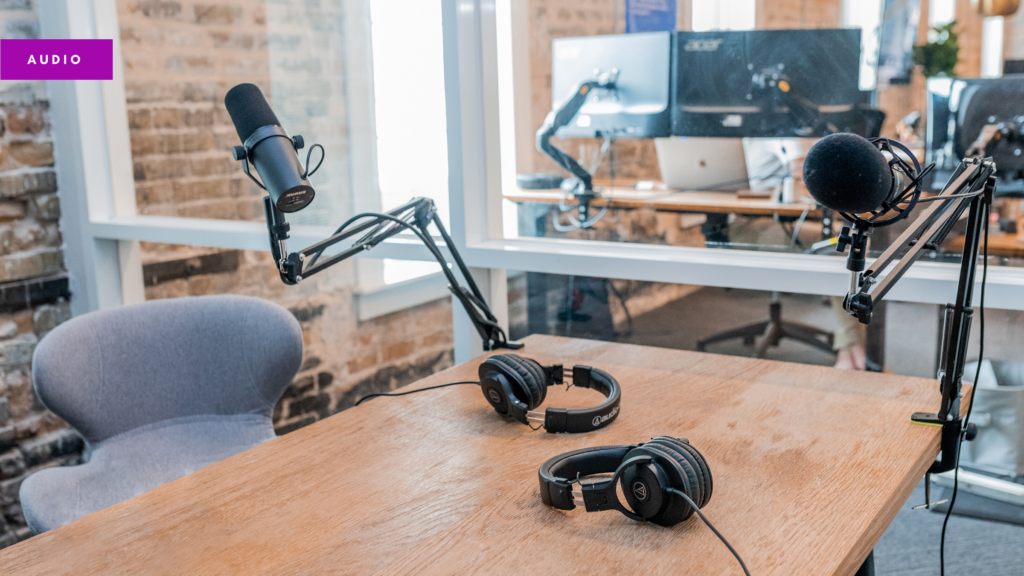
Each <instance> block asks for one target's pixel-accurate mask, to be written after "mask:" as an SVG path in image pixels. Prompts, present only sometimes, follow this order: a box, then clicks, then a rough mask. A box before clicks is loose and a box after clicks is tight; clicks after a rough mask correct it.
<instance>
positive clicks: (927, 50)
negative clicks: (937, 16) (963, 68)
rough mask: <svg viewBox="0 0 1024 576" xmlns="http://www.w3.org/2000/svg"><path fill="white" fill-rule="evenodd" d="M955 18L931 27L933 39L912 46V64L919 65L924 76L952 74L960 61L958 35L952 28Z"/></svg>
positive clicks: (930, 35)
mask: <svg viewBox="0 0 1024 576" xmlns="http://www.w3.org/2000/svg"><path fill="white" fill-rule="evenodd" d="M954 26H956V20H953V21H952V22H950V23H949V24H945V25H942V26H936V27H934V28H932V34H929V37H933V38H934V40H932V41H930V42H928V43H927V44H924V45H921V46H914V64H916V65H917V66H920V67H921V73H922V74H924V75H925V77H926V78H931V77H933V76H954V75H955V73H954V71H953V69H954V68H956V64H957V62H959V61H960V57H959V56H960V37H959V35H958V34H957V33H956V32H955V31H954V30H953V27H954Z"/></svg>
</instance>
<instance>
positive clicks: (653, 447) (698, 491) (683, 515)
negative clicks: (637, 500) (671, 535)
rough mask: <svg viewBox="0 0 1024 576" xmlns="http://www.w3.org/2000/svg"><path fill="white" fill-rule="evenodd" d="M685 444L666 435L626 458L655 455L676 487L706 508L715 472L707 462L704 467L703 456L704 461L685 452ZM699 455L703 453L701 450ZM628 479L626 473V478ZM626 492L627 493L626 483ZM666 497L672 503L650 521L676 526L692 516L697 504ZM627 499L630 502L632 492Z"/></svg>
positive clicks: (670, 495) (631, 451)
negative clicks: (706, 472) (711, 471)
mask: <svg viewBox="0 0 1024 576" xmlns="http://www.w3.org/2000/svg"><path fill="white" fill-rule="evenodd" d="M682 444H683V443H682V442H680V441H679V440H676V439H675V438H668V437H664V436H662V437H659V438H655V439H653V440H651V441H650V442H647V443H646V444H644V445H643V446H640V447H637V448H634V449H633V450H630V452H629V453H628V454H626V456H625V458H623V460H624V461H625V460H628V459H630V458H633V457H634V456H651V457H652V458H653V459H654V462H655V464H657V465H658V466H660V467H661V468H662V469H663V470H664V471H665V472H666V475H667V476H668V478H669V479H670V481H671V485H672V487H673V488H676V489H677V490H681V491H682V492H684V493H685V494H686V495H687V496H689V497H690V498H691V499H692V500H693V501H694V503H695V504H697V507H698V508H703V507H704V505H705V504H707V501H708V499H709V498H710V497H711V494H710V478H711V473H710V470H708V469H707V464H706V463H704V465H703V467H702V466H701V462H702V461H703V457H701V458H700V461H698V460H696V459H694V457H693V456H692V455H691V454H690V453H689V452H688V451H685V448H683V446H681V445H682ZM697 454H698V455H699V453H697ZM705 470H708V474H707V476H706V477H705V475H704V471H705ZM625 478H626V477H625V475H624V476H623V479H625ZM705 486H708V487H709V489H708V490H707V491H705V490H704V488H705ZM623 491H624V492H625V485H624V487H623ZM666 496H668V497H669V498H668V502H669V504H668V506H667V507H665V508H664V509H663V510H662V511H661V512H659V513H658V514H656V515H654V516H652V517H650V518H648V520H650V521H651V522H654V523H655V524H658V525H661V526H672V525H674V524H678V523H679V522H682V521H684V520H686V519H688V518H689V517H690V516H691V515H692V514H693V507H692V506H690V505H689V504H688V503H687V502H686V501H685V500H683V499H682V498H679V497H678V496H675V495H673V494H667V495H666ZM627 501H629V498H628V495H627ZM629 504H630V506H632V505H633V502H632V501H629Z"/></svg>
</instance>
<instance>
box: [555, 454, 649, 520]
mask: <svg viewBox="0 0 1024 576" xmlns="http://www.w3.org/2000/svg"><path fill="white" fill-rule="evenodd" d="M633 448H636V446H635V445H633V446H594V447H591V448H583V449H580V450H573V451H572V452H566V453H565V454H559V455H558V456H555V457H554V458H551V459H550V460H548V461H547V462H545V463H544V464H542V465H541V467H540V471H539V472H538V476H539V477H540V499H541V501H543V502H544V503H545V504H547V505H548V506H552V507H554V508H558V509H559V510H572V509H573V508H575V507H576V505H575V504H574V502H573V497H572V484H573V483H574V482H576V479H577V478H579V477H581V476H590V475H593V474H610V473H612V472H615V470H616V469H618V467H619V465H620V464H622V460H623V458H625V457H626V454H627V453H628V452H629V451H630V450H632V449H633Z"/></svg>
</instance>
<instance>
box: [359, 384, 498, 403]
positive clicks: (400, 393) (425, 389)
mask: <svg viewBox="0 0 1024 576" xmlns="http://www.w3.org/2000/svg"><path fill="white" fill-rule="evenodd" d="M462 384H476V385H477V386H479V385H480V383H479V382H476V381H472V382H470V381H467V382H449V383H448V384H438V385H437V386H427V387H426V388H417V389H416V390H409V391H408V392H387V393H382V394H367V395H366V396H363V397H362V398H360V399H359V400H358V401H356V403H355V404H353V406H359V405H360V404H362V403H363V401H364V400H369V399H370V398H376V397H378V396H408V395H409V394H415V393H417V392H426V391H427V390H437V389H438V388H447V387H449V386H460V385H462Z"/></svg>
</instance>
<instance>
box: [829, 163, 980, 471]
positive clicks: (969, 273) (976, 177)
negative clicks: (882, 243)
mask: <svg viewBox="0 0 1024 576" xmlns="http://www.w3.org/2000/svg"><path fill="white" fill-rule="evenodd" d="M994 193H995V165H994V164H993V162H992V161H991V160H990V159H987V158H968V159H965V160H964V161H963V162H961V163H960V166H959V167H958V168H957V170H956V171H955V172H954V173H953V176H952V178H950V180H949V182H948V183H947V184H946V186H945V188H943V189H942V192H941V193H939V195H938V196H936V197H934V198H929V199H927V201H931V202H932V205H931V206H929V207H928V208H927V209H926V210H925V211H924V212H923V213H922V214H921V215H920V216H919V217H918V218H917V219H916V220H915V221H914V222H912V223H911V224H910V226H909V227H908V228H907V230H906V231H904V232H903V234H901V235H900V237H899V238H898V239H897V240H896V241H895V242H893V243H892V245H891V246H889V247H888V248H887V249H886V250H885V252H883V253H882V255H881V256H879V257H878V258H877V259H876V260H875V261H874V262H872V264H871V268H870V269H868V270H866V271H865V270H864V268H865V255H866V253H867V238H868V235H869V234H870V233H871V225H870V224H868V223H864V221H857V222H855V223H854V225H853V228H852V231H851V229H850V228H844V229H843V233H842V235H840V242H839V250H840V251H843V250H844V249H845V247H846V245H849V246H850V248H851V249H850V254H849V256H848V257H847V268H848V269H849V270H850V271H851V277H850V292H849V294H847V296H846V299H845V300H844V303H843V306H844V308H845V309H846V311H847V312H849V313H850V314H852V315H854V316H856V317H857V318H858V319H859V320H860V321H861V322H862V323H864V324H867V323H869V322H870V321H871V313H872V311H873V309H874V305H875V303H876V302H878V301H879V300H881V299H882V298H884V297H885V295H886V294H887V293H888V292H889V290H890V289H892V287H893V285H895V284H896V282H898V281H899V279H900V278H902V277H903V275H904V274H905V273H906V272H907V270H908V269H909V268H910V266H911V265H913V264H914V262H916V261H917V260H918V259H919V258H920V257H921V256H922V255H923V254H924V252H925V251H926V250H934V249H935V248H937V247H938V246H939V244H941V243H942V241H943V240H944V239H945V238H946V235H948V234H949V232H950V230H952V228H953V225H954V224H956V223H957V221H958V220H960V217H961V216H962V215H963V213H964V211H965V210H969V212H968V215H967V232H966V237H965V239H964V249H963V258H962V260H961V263H960V278H959V284H958V286H957V295H956V301H955V302H954V303H953V304H947V305H946V313H945V322H944V326H943V338H942V348H941V350H940V353H939V354H940V356H939V357H940V363H939V366H940V369H939V374H938V378H939V392H940V393H941V395H942V400H941V404H940V405H939V410H938V411H937V412H936V413H934V414H927V413H922V412H918V413H915V414H914V415H913V416H911V420H913V421H914V422H917V423H919V424H927V425H931V426H941V427H942V456H941V459H940V460H938V461H936V462H935V463H934V464H933V465H932V467H931V469H930V470H929V472H930V473H938V472H945V471H948V470H952V469H953V468H955V467H956V455H957V453H958V451H959V439H960V434H961V430H962V424H963V421H962V419H961V418H960V397H961V393H960V380H961V378H962V377H963V373H964V362H965V357H966V355H967V344H968V340H969V337H970V330H971V317H972V315H973V313H974V311H973V309H972V308H971V302H972V301H973V295H974V280H975V275H976V274H975V273H976V271H977V264H978V254H979V251H980V249H981V246H982V244H981V243H982V241H983V237H982V234H983V231H984V230H985V219H986V218H987V217H988V214H989V209H988V208H989V207H990V206H991V204H992V197H993V195H994ZM897 258H899V259H897ZM968 439H970V436H968Z"/></svg>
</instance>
